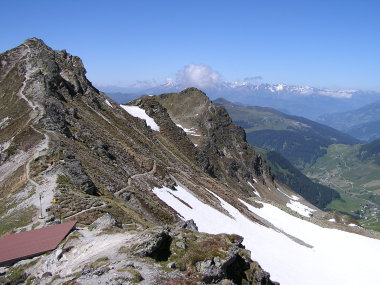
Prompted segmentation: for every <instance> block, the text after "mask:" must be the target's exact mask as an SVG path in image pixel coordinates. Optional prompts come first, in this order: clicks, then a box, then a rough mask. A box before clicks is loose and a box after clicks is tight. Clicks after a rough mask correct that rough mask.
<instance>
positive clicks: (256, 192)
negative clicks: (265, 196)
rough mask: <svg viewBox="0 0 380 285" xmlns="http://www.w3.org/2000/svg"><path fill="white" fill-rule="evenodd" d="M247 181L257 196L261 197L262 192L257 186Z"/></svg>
mask: <svg viewBox="0 0 380 285" xmlns="http://www.w3.org/2000/svg"><path fill="white" fill-rule="evenodd" d="M247 183H248V185H249V186H251V187H252V189H253V193H255V194H256V195H257V196H259V197H260V198H261V195H260V193H259V192H258V191H257V190H256V189H255V187H253V185H252V184H251V182H249V181H248V182H247Z"/></svg>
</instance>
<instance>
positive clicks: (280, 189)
mask: <svg viewBox="0 0 380 285" xmlns="http://www.w3.org/2000/svg"><path fill="white" fill-rule="evenodd" d="M277 190H278V191H279V192H281V193H282V194H283V195H285V196H286V197H288V198H289V199H292V197H291V196H289V195H288V194H286V193H285V192H284V191H282V190H281V189H280V188H278V187H277Z"/></svg>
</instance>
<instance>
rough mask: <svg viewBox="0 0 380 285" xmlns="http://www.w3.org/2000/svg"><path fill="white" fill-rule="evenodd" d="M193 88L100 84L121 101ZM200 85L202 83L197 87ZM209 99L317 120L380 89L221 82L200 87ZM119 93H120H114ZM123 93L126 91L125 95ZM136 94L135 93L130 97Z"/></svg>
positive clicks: (367, 99) (375, 95)
mask: <svg viewBox="0 0 380 285" xmlns="http://www.w3.org/2000/svg"><path fill="white" fill-rule="evenodd" d="M186 87H190V86H188V85H184V84H179V83H176V82H175V81H170V82H168V83H166V84H161V85H160V84H152V83H149V84H141V83H140V84H135V85H132V86H129V87H124V88H121V87H99V89H101V90H102V91H103V92H106V93H107V94H108V95H109V96H110V97H111V98H113V99H114V100H117V101H119V102H126V101H128V100H130V99H131V98H132V99H135V98H137V97H138V95H137V94H140V95H144V94H145V95H151V94H162V93H172V92H179V91H180V90H183V89H185V88H186ZM195 87H199V86H195ZM201 89H202V90H203V91H204V92H205V93H206V94H207V95H208V97H209V98H210V99H217V98H219V97H222V98H225V99H227V100H229V101H231V102H238V103H239V104H242V105H254V106H263V107H271V108H275V109H277V110H280V111H282V112H284V113H287V114H291V115H298V116H303V117H306V118H308V119H312V120H315V119H316V118H318V117H319V116H322V115H324V114H329V113H337V112H345V111H349V110H353V109H356V108H358V107H362V106H364V105H366V104H370V103H372V102H374V101H376V100H379V99H380V93H379V92H372V91H361V90H332V89H327V88H316V87H310V86H294V85H286V84H267V83H263V84H254V83H251V82H220V83H219V84H215V85H213V86H205V87H202V88H201ZM114 93H118V94H114ZM122 94H126V95H125V98H123V96H122ZM131 94H132V95H133V94H135V96H134V97H133V96H131Z"/></svg>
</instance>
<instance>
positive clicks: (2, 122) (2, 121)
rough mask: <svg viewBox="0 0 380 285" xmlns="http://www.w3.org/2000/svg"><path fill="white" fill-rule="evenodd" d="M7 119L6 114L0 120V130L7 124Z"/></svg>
mask: <svg viewBox="0 0 380 285" xmlns="http://www.w3.org/2000/svg"><path fill="white" fill-rule="evenodd" d="M8 120H9V117H8V116H6V117H5V118H3V119H1V120H0V130H2V129H3V128H5V127H6V126H7V125H8Z"/></svg>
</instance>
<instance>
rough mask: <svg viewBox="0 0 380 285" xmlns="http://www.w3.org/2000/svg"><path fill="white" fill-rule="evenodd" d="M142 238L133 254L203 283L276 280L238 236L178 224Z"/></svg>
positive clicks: (257, 282)
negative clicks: (176, 269) (251, 256)
mask: <svg viewBox="0 0 380 285" xmlns="http://www.w3.org/2000/svg"><path fill="white" fill-rule="evenodd" d="M182 224H183V223H182ZM192 224H193V222H192ZM144 239H145V240H144V241H142V242H141V243H140V244H139V245H138V246H137V248H136V251H135V255H136V256H140V257H151V258H153V259H155V260H160V261H166V263H167V267H168V268H171V269H173V268H179V269H180V270H181V271H187V272H188V274H189V275H193V274H200V276H201V277H200V278H201V281H203V282H205V283H206V284H225V282H227V280H229V281H230V282H231V283H230V284H247V285H248V284H268V285H270V284H278V283H276V282H272V281H271V280H270V274H269V273H267V272H265V271H264V270H262V268H261V267H260V265H259V264H258V263H257V262H254V261H252V260H251V258H250V252H249V251H247V250H246V249H245V248H244V246H243V245H242V242H243V238H242V237H241V236H237V235H217V236H210V235H206V234H201V233H197V232H192V231H184V230H183V229H182V227H181V225H178V226H176V227H174V228H157V229H155V231H153V232H151V231H150V232H147V233H146V234H144ZM223 282H224V283H223Z"/></svg>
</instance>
